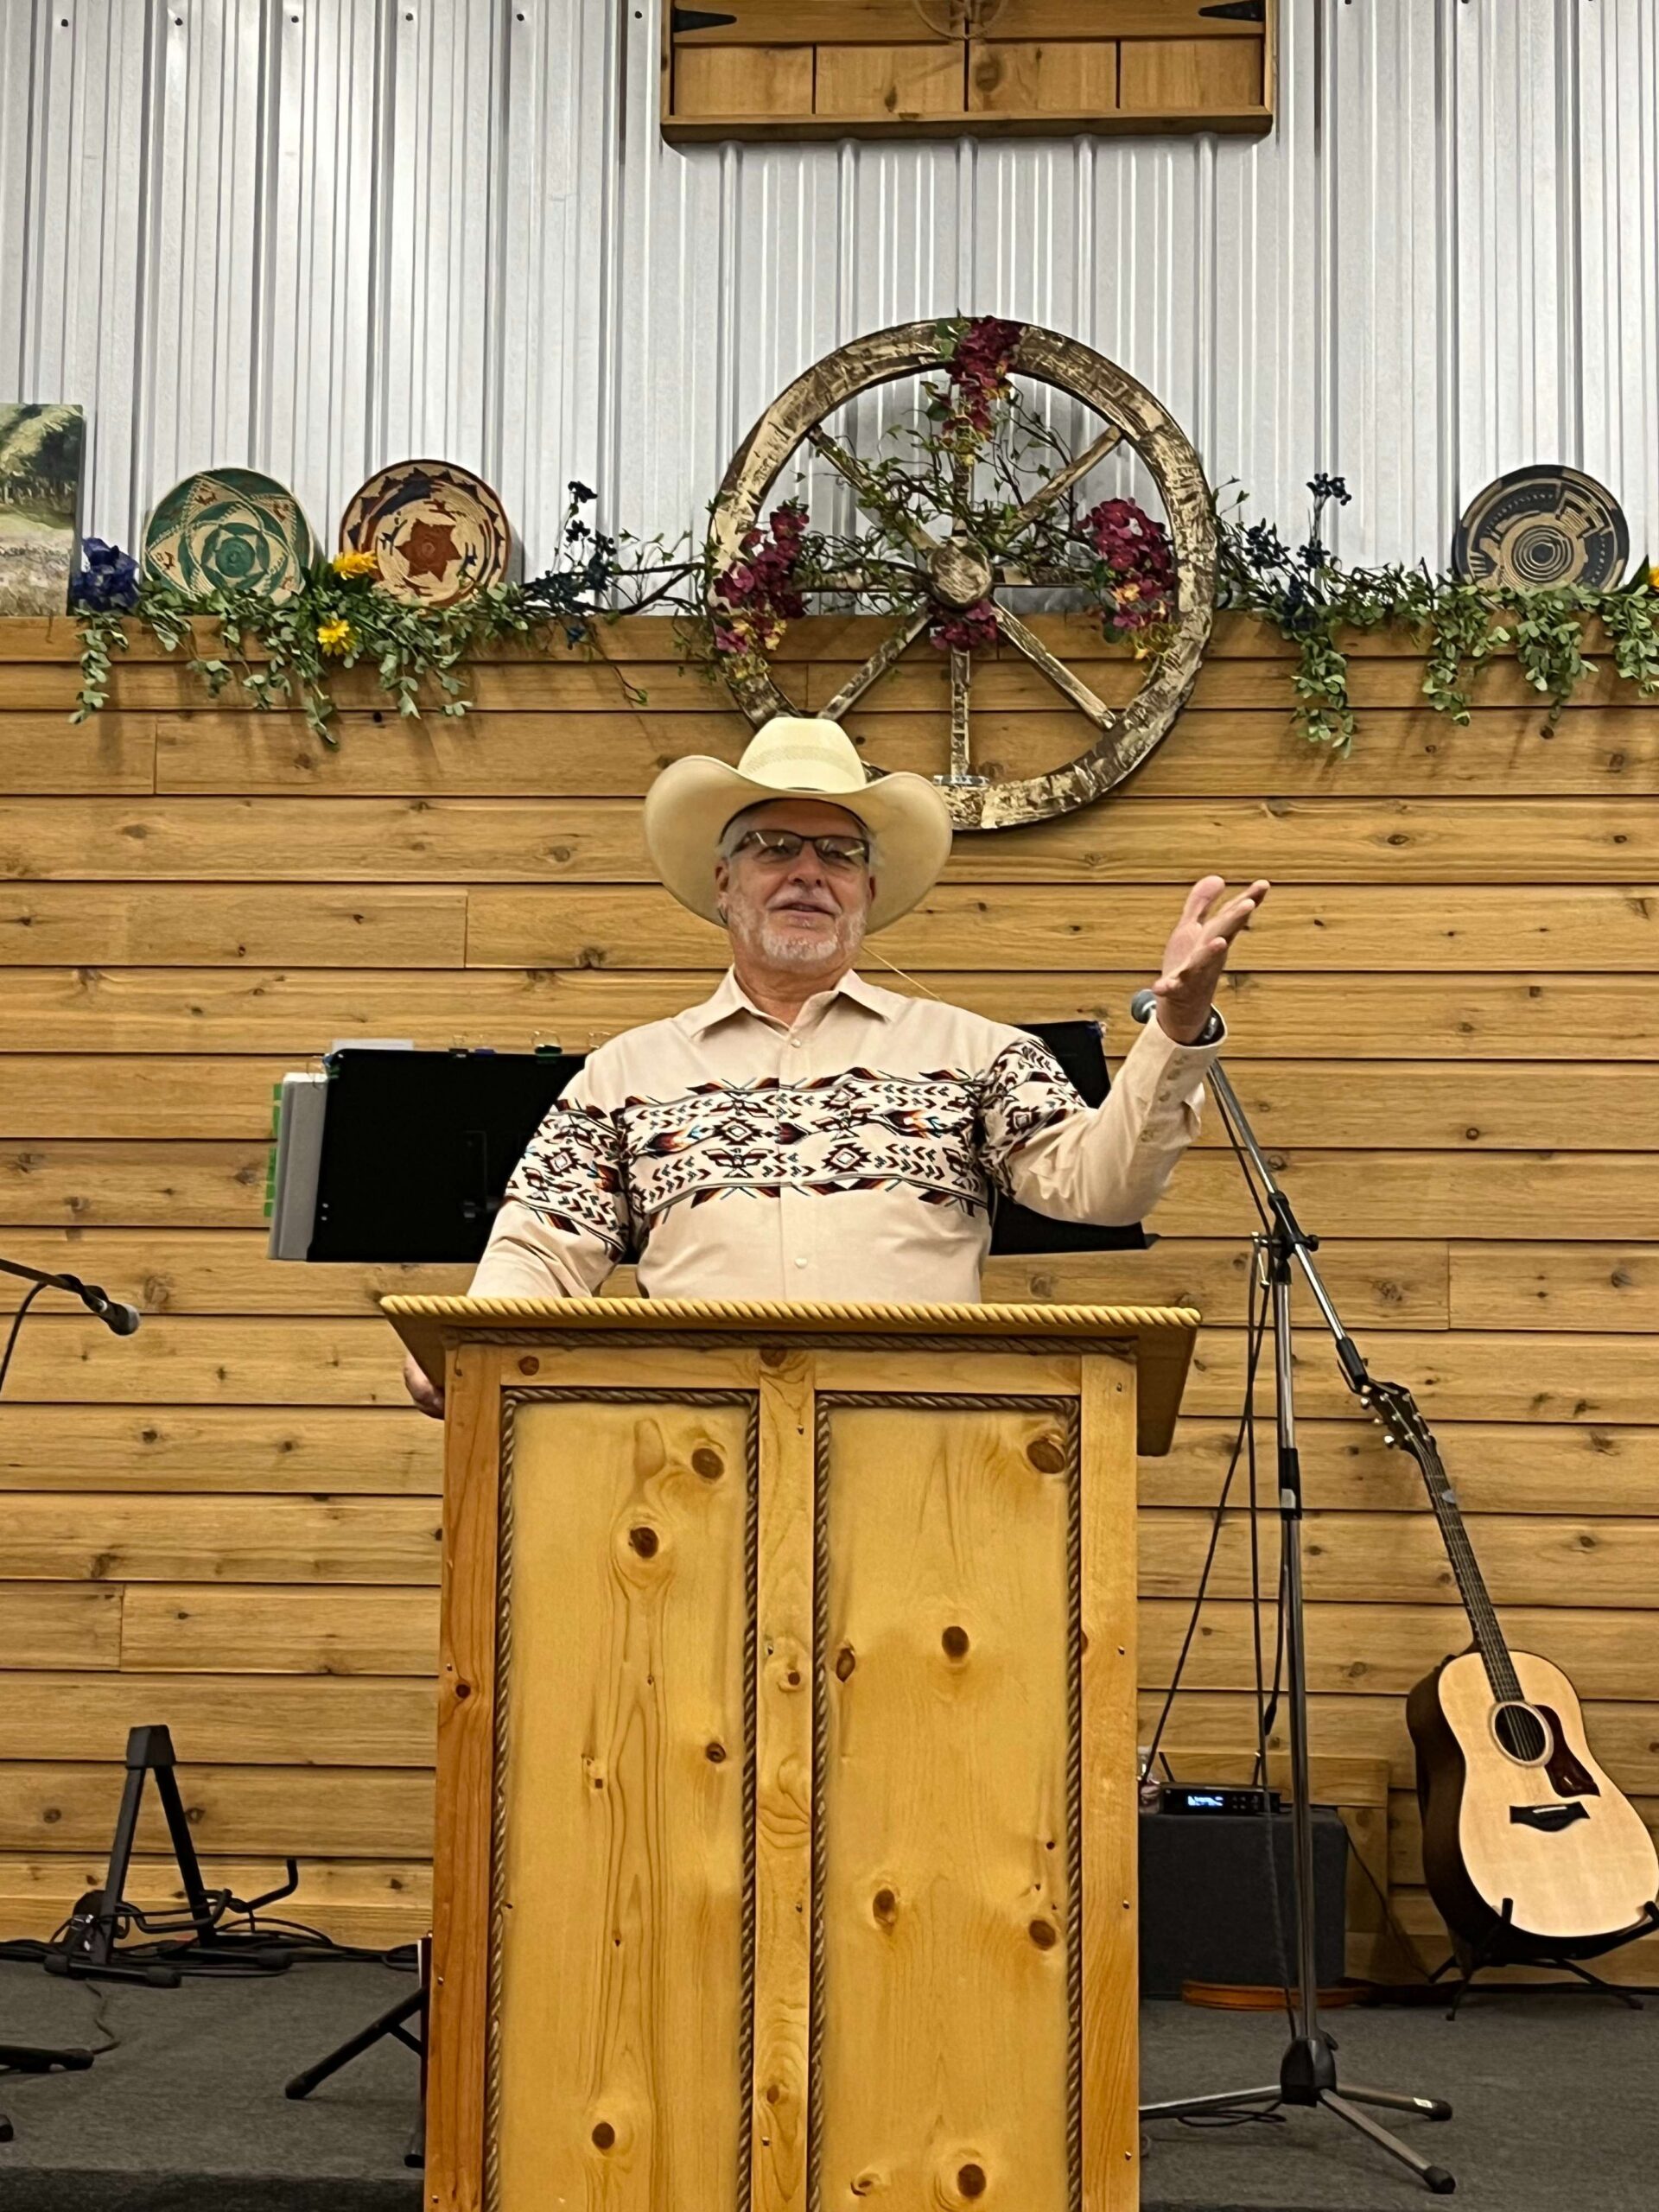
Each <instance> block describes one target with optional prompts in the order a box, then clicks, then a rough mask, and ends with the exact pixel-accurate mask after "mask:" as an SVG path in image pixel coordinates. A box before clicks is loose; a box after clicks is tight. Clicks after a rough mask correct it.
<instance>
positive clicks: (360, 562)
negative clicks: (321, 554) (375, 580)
mask: <svg viewBox="0 0 1659 2212" xmlns="http://www.w3.org/2000/svg"><path fill="white" fill-rule="evenodd" d="M329 565H330V566H331V567H332V568H333V569H334V574H335V575H337V576H344V577H345V578H346V581H347V582H353V581H354V580H355V579H356V578H357V577H359V576H373V575H378V574H379V572H380V563H379V562H378V561H377V560H376V558H375V556H374V555H373V554H372V553H336V554H335V556H334V560H333V561H332V563H330V564H329Z"/></svg>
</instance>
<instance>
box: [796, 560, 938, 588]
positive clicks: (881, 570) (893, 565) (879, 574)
mask: <svg viewBox="0 0 1659 2212" xmlns="http://www.w3.org/2000/svg"><path fill="white" fill-rule="evenodd" d="M895 583H902V584H903V586H904V587H905V588H906V589H907V590H911V591H916V592H925V590H926V589H927V579H926V577H925V575H923V574H922V572H921V570H920V569H907V568H906V567H904V566H903V565H902V563H897V562H885V563H882V564H881V565H880V566H879V567H877V568H874V569H826V570H825V571H824V573H823V575H821V576H808V577H803V578H802V579H801V582H800V588H801V589H802V590H803V591H833V592H874V591H891V590H892V589H893V586H894V584H895Z"/></svg>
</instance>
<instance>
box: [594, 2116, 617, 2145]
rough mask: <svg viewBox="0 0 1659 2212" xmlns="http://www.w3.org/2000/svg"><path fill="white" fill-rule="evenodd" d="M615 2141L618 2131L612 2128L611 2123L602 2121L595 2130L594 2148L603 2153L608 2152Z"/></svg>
mask: <svg viewBox="0 0 1659 2212" xmlns="http://www.w3.org/2000/svg"><path fill="white" fill-rule="evenodd" d="M615 2140H616V2130H615V2129H614V2128H613V2126H611V2123H610V2121H609V2120H600V2121H599V2122H598V2123H597V2124H596V2125H595V2126H594V2147H595V2148H596V2149H598V2150H601V2151H608V2150H609V2149H610V2147H611V2145H613V2143H614V2142H615Z"/></svg>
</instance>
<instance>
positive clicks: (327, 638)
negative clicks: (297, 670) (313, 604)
mask: <svg viewBox="0 0 1659 2212" xmlns="http://www.w3.org/2000/svg"><path fill="white" fill-rule="evenodd" d="M317 643H318V644H319V645H321V647H322V650H323V651H324V652H326V653H348V652H350V651H351V649H352V647H353V645H355V644H356V643H357V632H355V631H354V630H353V627H352V626H351V624H350V623H349V622H347V621H346V620H343V619H342V618H341V617H340V616H336V617H335V619H334V621H332V622H319V623H318V625H317Z"/></svg>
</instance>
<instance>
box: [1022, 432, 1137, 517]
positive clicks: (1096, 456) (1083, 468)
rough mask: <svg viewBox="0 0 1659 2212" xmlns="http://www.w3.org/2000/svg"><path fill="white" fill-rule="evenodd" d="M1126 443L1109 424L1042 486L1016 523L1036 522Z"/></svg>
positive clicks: (1025, 506)
mask: <svg viewBox="0 0 1659 2212" xmlns="http://www.w3.org/2000/svg"><path fill="white" fill-rule="evenodd" d="M1122 442H1123V433H1122V430H1120V429H1118V427H1117V425H1116V423H1108V424H1107V425H1106V428H1105V429H1103V431H1102V432H1101V434H1100V435H1099V436H1098V437H1097V438H1096V440H1095V442H1094V443H1093V444H1092V445H1091V446H1085V447H1084V449H1083V451H1082V452H1081V453H1080V454H1077V456H1076V458H1075V459H1074V460H1071V461H1067V462H1066V464H1065V467H1064V468H1059V469H1056V471H1055V472H1054V474H1053V475H1052V476H1051V477H1050V478H1049V479H1048V480H1047V481H1046V483H1043V484H1039V486H1037V489H1036V490H1035V491H1034V492H1033V493H1032V495H1031V497H1030V498H1029V499H1027V500H1026V502H1025V503H1024V505H1022V506H1020V508H1019V509H1018V510H1017V511H1016V512H1015V515H1014V520H1015V522H1016V523H1028V522H1035V521H1036V519H1037V518H1038V516H1039V514H1040V513H1041V512H1042V511H1043V509H1044V508H1045V507H1046V506H1052V504H1053V503H1054V501H1055V500H1056V499H1059V498H1060V497H1061V496H1062V494H1063V493H1067V492H1069V491H1070V490H1071V486H1073V485H1074V484H1076V483H1077V482H1079V481H1080V480H1082V479H1083V478H1084V477H1085V476H1086V475H1087V474H1089V471H1090V469H1091V468H1092V467H1094V466H1095V463H1096V461H1104V460H1105V458H1106V456H1107V454H1109V453H1110V452H1111V451H1112V449H1113V448H1114V447H1116V446H1120V445H1122Z"/></svg>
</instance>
